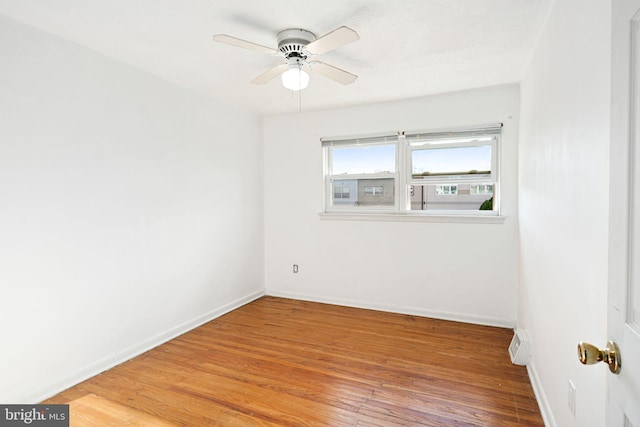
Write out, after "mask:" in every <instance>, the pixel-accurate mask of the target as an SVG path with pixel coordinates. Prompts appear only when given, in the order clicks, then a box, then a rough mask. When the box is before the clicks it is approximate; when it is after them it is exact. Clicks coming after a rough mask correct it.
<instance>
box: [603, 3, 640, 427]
mask: <svg viewBox="0 0 640 427" xmlns="http://www.w3.org/2000/svg"><path fill="white" fill-rule="evenodd" d="M611 30H612V37H613V40H612V44H611V46H612V75H611V82H612V104H611V105H612V110H611V151H610V153H611V175H610V177H611V193H610V206H611V209H610V227H609V239H610V240H609V302H608V333H609V338H610V339H611V340H612V341H615V342H616V343H617V344H618V347H619V349H620V355H621V369H620V373H619V374H618V375H614V374H609V375H607V378H608V380H607V388H608V397H607V426H616V427H617V426H620V427H623V426H624V427H631V426H633V427H640V0H614V1H613V10H612V26H611Z"/></svg>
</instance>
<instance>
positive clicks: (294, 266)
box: [293, 264, 298, 273]
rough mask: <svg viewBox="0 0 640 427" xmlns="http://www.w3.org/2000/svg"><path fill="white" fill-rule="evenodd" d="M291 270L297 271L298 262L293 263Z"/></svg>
mask: <svg viewBox="0 0 640 427" xmlns="http://www.w3.org/2000/svg"><path fill="white" fill-rule="evenodd" d="M293 272H294V273H297V272H298V264H293Z"/></svg>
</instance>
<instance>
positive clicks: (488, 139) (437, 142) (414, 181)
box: [321, 124, 502, 217]
mask: <svg viewBox="0 0 640 427" xmlns="http://www.w3.org/2000/svg"><path fill="white" fill-rule="evenodd" d="M501 128H502V124H497V125H490V126H486V127H481V128H473V129H462V130H438V131H426V132H413V133H406V132H404V131H400V132H397V133H396V134H395V135H391V134H388V135H383V136H379V135H377V136H368V137H367V136H364V137H358V138H353V137H352V138H322V139H321V142H322V151H323V166H324V167H323V172H324V192H323V210H322V212H323V213H324V214H335V213H342V214H352V215H356V216H357V215H360V214H363V215H365V216H366V215H367V214H376V213H378V214H380V213H383V214H394V215H398V216H411V217H430V216H431V217H442V216H451V217H456V216H457V217H461V216H464V217H489V216H496V217H500V216H501V214H500V187H501V185H500V140H501V130H502V129H501ZM377 144H395V145H396V150H395V151H396V168H395V173H383V174H348V175H347V174H341V175H333V174H332V170H331V166H332V158H331V152H332V150H331V149H332V148H334V147H336V148H337V147H354V146H367V145H377ZM487 145H488V146H491V172H490V173H489V174H468V175H467V174H465V175H457V176H432V177H421V178H419V179H418V178H414V177H413V176H412V167H411V166H412V165H411V162H412V152H413V151H415V150H424V149H431V148H433V149H437V148H445V147H446V148H455V147H472V146H487ZM425 147H428V148H425ZM377 178H393V179H394V184H395V185H394V187H395V188H394V205H393V206H367V207H359V206H353V205H347V206H345V205H332V204H331V201H332V196H333V194H332V191H333V190H332V186H331V182H332V180H333V179H336V180H338V179H377ZM460 183H465V184H491V185H493V210H491V211H481V210H411V195H410V191H411V188H412V186H413V188H415V186H420V188H422V187H421V186H424V185H434V184H435V185H455V184H460Z"/></svg>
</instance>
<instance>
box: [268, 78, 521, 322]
mask: <svg viewBox="0 0 640 427" xmlns="http://www.w3.org/2000/svg"><path fill="white" fill-rule="evenodd" d="M302 107H303V109H304V97H303V100H302ZM518 108H519V92H518V86H517V85H509V86H502V87H495V88H487V89H481V90H473V91H465V92H458V93H451V94H446V95H440V96H431V97H427V98H419V99H412V100H407V101H401V102H394V103H385V104H377V105H369V106H362V107H353V108H345V109H336V110H330V111H321V112H312V113H300V114H292V115H286V116H275V117H266V118H265V119H264V156H265V178H264V194H265V239H266V254H265V260H266V261H265V262H266V265H265V267H266V268H265V270H266V290H267V293H268V294H272V295H280V296H288V297H296V298H302V299H310V300H316V301H326V302H334V303H339V304H346V305H354V306H363V307H370V308H378V309H384V310H392V311H398V312H405V313H414V314H421V315H428V316H434V317H442V318H450V319H457V320H465V321H470V322H478V323H487V324H497V325H514V324H515V320H516V306H517V295H516V292H517V283H516V282H517V275H518V274H517V218H516V216H517V212H516V207H517V200H516V188H517V138H518ZM497 122H504V124H505V126H504V132H503V139H502V148H503V151H502V155H503V170H502V172H503V193H502V195H503V212H504V215H506V221H505V222H504V224H463V223H424V222H372V221H343V220H325V219H321V218H320V216H319V215H318V214H319V212H320V211H321V210H322V180H323V178H322V157H321V147H320V138H321V137H323V136H341V135H354V134H370V133H377V132H389V131H392V132H394V131H397V130H407V131H409V130H422V129H433V128H443V127H445V128H446V127H452V128H453V127H455V128H459V127H461V126H473V125H481V124H491V123H497ZM294 263H295V264H298V265H299V266H300V270H299V273H298V274H293V272H292V265H293V264H294Z"/></svg>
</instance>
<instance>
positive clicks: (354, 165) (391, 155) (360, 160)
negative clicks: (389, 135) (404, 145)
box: [331, 144, 396, 175]
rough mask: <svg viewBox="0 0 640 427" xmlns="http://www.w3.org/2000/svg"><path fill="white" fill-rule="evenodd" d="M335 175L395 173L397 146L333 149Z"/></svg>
mask: <svg viewBox="0 0 640 427" xmlns="http://www.w3.org/2000/svg"><path fill="white" fill-rule="evenodd" d="M331 158H332V161H333V165H332V166H333V171H332V173H333V174H334V175H341V174H368V173H384V172H389V173H395V171H396V146H395V144H394V145H368V146H367V145H365V146H359V147H334V148H332V149H331Z"/></svg>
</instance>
